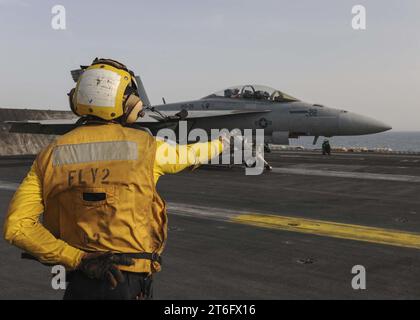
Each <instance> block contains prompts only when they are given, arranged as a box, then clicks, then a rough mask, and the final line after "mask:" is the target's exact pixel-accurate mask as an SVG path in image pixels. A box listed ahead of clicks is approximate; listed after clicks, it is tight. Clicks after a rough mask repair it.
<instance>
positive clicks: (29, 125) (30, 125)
mask: <svg viewBox="0 0 420 320" xmlns="http://www.w3.org/2000/svg"><path fill="white" fill-rule="evenodd" d="M179 112H180V111H179V110H176V111H162V114H163V116H164V117H162V116H160V115H159V114H157V113H154V112H146V113H145V115H144V117H142V118H139V119H138V120H137V122H136V123H135V124H134V125H133V126H134V127H137V126H138V127H146V128H149V129H151V130H152V131H154V130H153V129H156V128H158V129H160V128H165V127H168V128H171V127H173V125H174V124H176V123H177V122H179V121H180V120H186V121H188V120H193V119H198V118H200V119H203V118H214V117H233V116H241V115H252V114H263V113H268V112H271V110H197V111H188V115H187V116H186V117H185V118H182V119H181V118H179V117H178V116H177V114H179ZM77 120H78V118H73V119H54V120H28V121H6V123H8V124H10V125H11V128H10V130H9V132H13V133H34V134H55V135H61V134H64V133H66V132H68V131H70V130H72V129H74V128H75V127H76V122H77Z"/></svg>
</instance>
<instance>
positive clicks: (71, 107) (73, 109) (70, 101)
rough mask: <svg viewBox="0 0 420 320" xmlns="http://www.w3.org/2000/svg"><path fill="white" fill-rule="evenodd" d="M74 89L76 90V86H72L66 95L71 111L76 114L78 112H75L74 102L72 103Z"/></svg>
mask: <svg viewBox="0 0 420 320" xmlns="http://www.w3.org/2000/svg"><path fill="white" fill-rule="evenodd" d="M75 91H76V88H73V89H71V90H70V92H69V93H67V95H68V96H69V105H70V109H71V111H73V113H74V114H75V115H77V116H78V114H77V112H76V108H75V106H74V103H73V97H74V92H75Z"/></svg>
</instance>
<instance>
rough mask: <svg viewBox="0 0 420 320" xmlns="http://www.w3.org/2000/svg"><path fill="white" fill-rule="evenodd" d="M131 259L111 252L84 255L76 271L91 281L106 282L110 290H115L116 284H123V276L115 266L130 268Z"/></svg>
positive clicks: (132, 262) (132, 261)
mask: <svg viewBox="0 0 420 320" xmlns="http://www.w3.org/2000/svg"><path fill="white" fill-rule="evenodd" d="M133 264H134V260H133V259H132V258H129V257H126V256H118V255H115V254H113V253H112V252H105V253H103V252H95V253H86V255H85V256H84V257H83V258H82V261H81V262H80V264H79V266H78V269H79V270H80V271H82V272H83V273H84V274H85V275H87V276H88V277H89V278H91V279H99V280H104V279H106V280H108V281H109V283H110V285H111V288H112V289H115V288H116V287H117V285H118V283H121V282H124V276H123V274H122V273H121V271H120V270H119V269H118V267H117V265H124V266H131V265H133Z"/></svg>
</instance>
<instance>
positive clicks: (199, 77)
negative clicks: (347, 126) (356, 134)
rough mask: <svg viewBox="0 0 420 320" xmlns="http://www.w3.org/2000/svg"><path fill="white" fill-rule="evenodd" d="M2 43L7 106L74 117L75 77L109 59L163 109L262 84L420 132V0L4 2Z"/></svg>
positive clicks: (2, 99)
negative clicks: (356, 23)
mask: <svg viewBox="0 0 420 320" xmlns="http://www.w3.org/2000/svg"><path fill="white" fill-rule="evenodd" d="M57 4H60V5H63V6H64V7H65V8H66V24H67V26H66V27H67V29H66V30H53V29H52V27H51V19H52V16H53V14H52V13H51V8H52V7H53V6H54V5H57ZM357 4H362V5H364V6H365V7H366V9H367V30H365V31H355V30H353V29H352V27H351V20H352V13H351V8H352V7H353V6H354V5H357ZM0 40H1V56H0V57H1V59H0V72H1V77H0V106H2V107H31V108H51V109H62V110H64V109H66V108H67V95H66V93H67V92H68V91H69V89H70V88H71V87H72V86H73V81H72V80H71V77H70V74H69V70H71V69H74V68H77V67H78V65H80V64H89V63H90V62H91V61H92V59H93V58H95V57H97V56H98V57H109V58H114V59H117V60H121V61H122V62H124V63H126V64H127V65H128V66H129V67H130V68H131V69H133V70H135V71H136V73H139V74H140V75H141V77H142V79H143V82H144V84H145V87H146V90H147V92H148V95H149V98H150V99H151V101H152V103H154V104H158V103H160V102H161V97H162V96H164V97H165V98H166V101H168V102H174V101H179V100H189V99H194V98H200V97H202V96H205V95H208V94H209V93H211V92H214V91H218V90H220V89H223V88H224V87H228V86H232V85H237V84H245V83H257V84H265V85H269V86H272V87H275V88H278V89H280V90H282V91H284V92H286V93H289V94H291V95H292V96H295V97H298V98H300V99H302V100H304V101H308V102H313V103H322V104H325V105H327V106H330V107H339V108H345V109H348V110H350V111H354V112H358V113H361V114H364V115H368V116H373V117H375V118H377V119H378V120H382V121H384V122H387V123H389V124H391V125H392V126H393V127H394V129H396V130H420V1H419V0H400V1H398V0H387V1H385V0H364V1H360V0H354V1H351V0H339V1H337V0H317V1H313V0H295V1H291V0H289V1H281V0H272V1H263V0H259V1H255V0H254V1H248V0H231V1H229V0H211V1H198V0H195V1H193V0H191V1H183V0H177V1H153V2H152V1H104V0H102V1H76V0H72V1H67V0H62V1H49V0H45V1H29V0H0Z"/></svg>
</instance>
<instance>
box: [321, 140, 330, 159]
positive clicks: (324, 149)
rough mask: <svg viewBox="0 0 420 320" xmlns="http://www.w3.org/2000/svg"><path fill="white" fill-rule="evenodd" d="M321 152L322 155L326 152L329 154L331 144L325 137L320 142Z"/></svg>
mask: <svg viewBox="0 0 420 320" xmlns="http://www.w3.org/2000/svg"><path fill="white" fill-rule="evenodd" d="M322 154H323V155H324V156H325V155H326V154H328V155H329V156H330V155H331V145H330V142H329V141H328V140H327V139H325V140H324V142H323V143H322Z"/></svg>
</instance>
